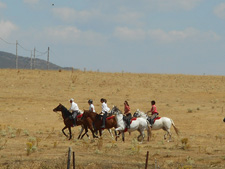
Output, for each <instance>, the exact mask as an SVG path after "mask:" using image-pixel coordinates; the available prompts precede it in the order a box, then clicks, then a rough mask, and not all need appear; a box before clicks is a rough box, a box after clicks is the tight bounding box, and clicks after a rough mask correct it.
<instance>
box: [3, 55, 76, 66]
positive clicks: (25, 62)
mask: <svg viewBox="0 0 225 169" xmlns="http://www.w3.org/2000/svg"><path fill="white" fill-rule="evenodd" d="M30 68H31V58H28V57H23V56H18V69H30ZM0 69H16V55H14V54H12V53H8V52H2V51H0ZM32 69H42V70H46V69H47V61H46V60H42V59H38V58H35V60H34V59H32ZM48 69H49V70H58V69H66V70H71V69H72V68H70V67H65V68H64V67H61V66H58V65H56V64H53V63H51V62H49V66H48Z"/></svg>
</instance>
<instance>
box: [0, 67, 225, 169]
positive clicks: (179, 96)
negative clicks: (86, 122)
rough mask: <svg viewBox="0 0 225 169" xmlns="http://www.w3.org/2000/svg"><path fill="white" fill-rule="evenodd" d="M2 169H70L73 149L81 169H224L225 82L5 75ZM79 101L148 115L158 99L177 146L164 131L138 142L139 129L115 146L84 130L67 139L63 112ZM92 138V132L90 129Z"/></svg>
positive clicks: (0, 86) (1, 75) (0, 102)
mask: <svg viewBox="0 0 225 169" xmlns="http://www.w3.org/2000/svg"><path fill="white" fill-rule="evenodd" d="M0 81H1V82H0V168H1V169H2V168H3V169H5V168H10V169H11V168H13V169H18V168H19V169H26V168H34V169H36V168H38V169H39V168H43V169H44V168H45V169H47V168H66V160H67V152H68V147H71V148H72V151H74V152H75V162H76V168H90V169H93V168H94V169H95V168H96V169H101V168H102V169H104V168H107V169H109V168H112V169H119V168H124V169H128V168H134V169H136V168H144V167H145V159H146V153H147V151H149V164H148V168H156V166H157V167H158V168H172V169H174V168H181V169H184V168H204V169H205V168H225V144H224V143H225V123H224V122H223V118H224V117H225V77H224V76H207V75H202V76H194V75H179V74H177V75H169V74H132V73H101V72H91V71H87V72H83V71H64V70H62V71H42V70H10V69H1V70H0ZM71 97H72V98H74V100H75V102H76V103H77V104H78V106H79V108H80V109H81V110H83V109H88V103H87V101H88V99H93V101H94V105H95V109H96V111H97V112H100V110H101V103H100V98H102V97H104V98H106V99H107V100H108V106H109V107H110V108H112V106H113V105H116V106H118V107H119V108H120V109H121V110H123V102H124V100H128V102H129V104H130V106H131V111H132V112H134V111H135V110H136V109H140V110H141V111H145V112H146V111H148V110H150V108H151V103H150V102H151V100H155V101H156V105H157V108H158V111H159V113H160V116H166V117H169V118H171V119H173V121H174V123H175V125H176V127H177V128H178V129H179V130H180V135H179V136H177V135H176V134H175V131H174V129H173V128H172V129H171V131H172V134H173V135H172V138H173V141H172V142H169V143H168V142H167V141H165V140H164V139H163V135H164V131H163V130H158V131H152V138H151V140H150V142H147V140H146V138H145V140H144V142H143V143H142V144H139V143H138V141H137V139H136V137H137V136H138V132H133V133H131V135H129V133H126V134H125V143H123V142H122V140H121V138H119V140H118V141H117V142H116V141H115V140H114V139H112V138H111V137H110V135H109V133H108V132H107V131H105V132H104V133H103V137H102V138H101V139H95V140H93V139H92V137H91V139H90V140H89V139H88V138H87V137H84V139H83V140H77V136H78V133H79V131H80V127H79V126H78V127H75V128H72V132H73V138H72V140H68V139H67V138H66V137H65V136H64V135H63V134H62V132H61V129H62V128H63V127H64V124H63V120H62V117H61V114H60V112H58V113H55V112H53V111H52V110H53V108H55V107H56V106H58V104H59V103H62V104H63V105H64V106H65V107H67V108H68V109H69V108H70V103H69V99H70V98H71ZM89 134H91V133H90V132H89Z"/></svg>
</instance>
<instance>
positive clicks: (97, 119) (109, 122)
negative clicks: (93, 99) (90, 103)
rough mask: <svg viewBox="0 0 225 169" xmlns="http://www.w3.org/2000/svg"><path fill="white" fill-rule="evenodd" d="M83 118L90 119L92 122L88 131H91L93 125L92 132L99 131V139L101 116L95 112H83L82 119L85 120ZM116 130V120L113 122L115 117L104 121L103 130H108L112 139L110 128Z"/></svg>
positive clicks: (109, 117)
mask: <svg viewBox="0 0 225 169" xmlns="http://www.w3.org/2000/svg"><path fill="white" fill-rule="evenodd" d="M85 118H90V119H91V120H92V122H91V124H90V125H89V126H91V128H90V130H93V125H92V124H94V132H97V131H99V134H100V137H101V136H102V130H103V129H102V128H101V126H102V116H101V115H99V114H97V113H96V112H92V111H90V110H84V113H83V117H82V119H85ZM113 127H114V128H116V127H117V123H116V120H115V116H108V117H107V118H106V121H105V128H104V129H108V131H109V133H110V135H111V137H112V138H113V134H112V131H111V128H113Z"/></svg>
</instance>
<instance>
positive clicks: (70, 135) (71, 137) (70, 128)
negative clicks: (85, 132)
mask: <svg viewBox="0 0 225 169" xmlns="http://www.w3.org/2000/svg"><path fill="white" fill-rule="evenodd" d="M68 129H69V132H70V137H69V140H70V139H71V138H72V134H71V127H68Z"/></svg>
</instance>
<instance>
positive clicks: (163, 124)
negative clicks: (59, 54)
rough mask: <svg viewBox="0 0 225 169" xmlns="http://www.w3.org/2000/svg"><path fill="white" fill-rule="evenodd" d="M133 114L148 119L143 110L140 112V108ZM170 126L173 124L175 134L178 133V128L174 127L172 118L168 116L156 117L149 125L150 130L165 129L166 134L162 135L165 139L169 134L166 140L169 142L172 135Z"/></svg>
mask: <svg viewBox="0 0 225 169" xmlns="http://www.w3.org/2000/svg"><path fill="white" fill-rule="evenodd" d="M133 116H134V117H142V118H144V119H147V120H150V117H149V116H148V115H147V114H145V113H144V112H141V111H140V110H137V111H136V112H135V113H134V115H133ZM171 126H173V128H174V130H175V132H176V134H177V135H179V130H178V129H177V128H176V126H175V124H174V122H173V120H172V119H170V118H168V117H158V118H156V119H155V122H154V124H153V125H152V126H151V129H152V130H159V129H163V130H164V131H166V134H165V135H164V139H165V140H166V137H167V135H168V134H169V136H170V138H169V140H168V142H170V141H171V136H172V135H171V132H170V128H171Z"/></svg>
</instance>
